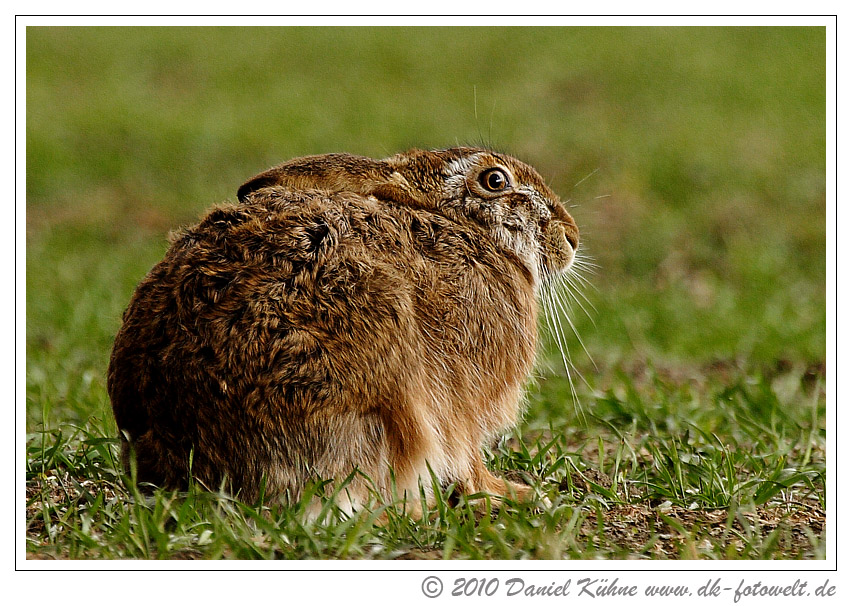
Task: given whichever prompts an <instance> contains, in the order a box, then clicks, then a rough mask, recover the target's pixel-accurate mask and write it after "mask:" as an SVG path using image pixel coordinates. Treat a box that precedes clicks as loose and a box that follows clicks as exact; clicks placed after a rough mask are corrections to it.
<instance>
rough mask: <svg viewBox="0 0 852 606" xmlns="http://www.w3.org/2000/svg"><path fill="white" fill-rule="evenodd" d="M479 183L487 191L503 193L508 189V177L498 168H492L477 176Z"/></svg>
mask: <svg viewBox="0 0 852 606" xmlns="http://www.w3.org/2000/svg"><path fill="white" fill-rule="evenodd" d="M479 182H480V183H482V187H484V188H485V189H487V190H488V191H495V192H496V191H503V190H504V189H506V188H507V187H509V176H508V175H507V174H506V173H505V172H504V171H503V170H502V169H500V168H492V169H491V170H486V171H485V172H484V173H482V174H481V175H479Z"/></svg>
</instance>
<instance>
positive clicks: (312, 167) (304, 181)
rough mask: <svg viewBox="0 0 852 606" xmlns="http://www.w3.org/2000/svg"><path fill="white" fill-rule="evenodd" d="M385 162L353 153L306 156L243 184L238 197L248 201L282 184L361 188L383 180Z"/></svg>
mask: <svg viewBox="0 0 852 606" xmlns="http://www.w3.org/2000/svg"><path fill="white" fill-rule="evenodd" d="M384 172H388V171H387V166H386V165H385V164H384V163H381V162H377V161H376V160H373V159H372V158H365V157H363V156H353V155H350V154H324V155H319V156H305V157H304V158H296V159H294V160H290V161H289V162H285V163H283V164H279V165H278V166H273V167H272V168H270V169H269V170H267V171H264V172H262V173H260V174H259V175H256V176H254V177H252V178H251V179H249V180H248V181H246V182H245V183H243V184H242V185H241V186H240V188H239V189H238V190H237V198H239V200H240V201H241V202H245V200H246V198H247V197H248V196H249V194H251V193H252V192H255V191H257V190H259V189H262V188H264V187H272V186H280V187H287V188H290V189H295V190H303V189H319V190H326V191H361V189H363V186H364V185H365V184H366V183H367V182H375V181H377V180H382V178H383V173H384Z"/></svg>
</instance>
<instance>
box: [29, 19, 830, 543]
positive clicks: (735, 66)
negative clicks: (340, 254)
mask: <svg viewBox="0 0 852 606" xmlns="http://www.w3.org/2000/svg"><path fill="white" fill-rule="evenodd" d="M824 57H825V32H824V30H822V29H819V28H664V29H655V28H589V29H585V28H541V29H525V28H474V29H454V28H447V29H427V28H416V29H409V30H406V29H400V28H382V29H369V28H367V29H360V28H359V29H342V28H323V29H255V30H245V29H241V28H213V29H209V28H132V29H127V30H122V29H116V28H28V30H27V151H26V161H27V208H26V216H27V232H26V257H27V258H26V262H27V276H26V280H27V307H26V314H27V315H26V341H27V349H26V355H27V359H26V369H27V374H26V395H27V402H26V425H27V432H28V433H27V440H26V466H27V503H26V507H27V528H26V536H27V553H28V557H31V558H168V559H174V558H283V559H287V558H377V559H387V558H428V559H431V558H506V559H515V558H653V559H672V558H701V559H739V558H741V559H797V558H802V559H814V558H817V559H818V558H824V557H825V545H826V539H825V535H826V528H825V513H824V512H825V507H826V491H825V477H826V460H825V450H826V439H827V436H826V412H825V406H826V397H825V381H826V368H825V364H826V352H825V331H826V328H825V327H826V318H825V301H826V299H825V297H826V291H825V288H826V277H825V255H826V246H825V220H826V201H825V68H824V65H825V63H824ZM474 89H475V99H476V101H474ZM481 140H484V141H486V142H488V143H490V144H493V145H494V146H496V147H498V148H500V149H505V150H507V151H510V152H511V153H513V154H515V155H518V156H519V157H521V158H523V159H525V160H527V161H529V162H530V163H531V164H533V165H534V166H536V167H537V168H539V170H540V172H541V173H542V174H543V175H544V176H545V178H546V179H548V180H549V181H550V182H551V185H552V186H553V188H554V189H555V190H556V191H557V192H560V193H561V194H562V196H563V199H565V200H567V204H568V205H569V206H570V207H571V212H572V214H573V215H574V217H575V218H576V219H577V221H578V223H579V225H580V229H581V234H582V237H583V243H584V247H585V250H586V252H587V253H588V254H590V255H591V256H592V257H594V259H595V263H597V265H598V266H599V267H598V269H597V273H596V275H594V276H590V279H591V282H592V286H591V287H590V288H588V289H586V290H585V291H584V294H585V295H586V296H587V297H588V298H589V299H590V301H591V303H592V304H593V305H594V309H591V308H589V309H588V311H589V314H588V315H587V314H585V313H583V311H582V310H580V309H579V308H578V309H575V310H574V311H575V313H574V314H573V317H572V320H573V322H574V323H575V324H576V326H577V330H578V333H579V334H580V336H582V338H583V341H584V343H585V346H586V348H587V349H588V351H589V353H590V356H591V358H592V359H594V364H593V363H592V362H591V361H590V360H589V359H588V358H587V357H586V356H585V353H584V352H583V348H582V347H581V346H580V344H579V343H577V342H576V341H575V342H572V343H570V344H569V349H570V350H571V355H572V358H573V361H574V363H575V364H576V365H577V366H578V368H579V370H580V372H581V374H582V375H583V377H584V382H578V383H577V389H578V393H579V399H580V406H579V408H575V406H574V404H573V403H572V399H571V396H570V389H569V386H568V384H567V381H566V379H565V378H564V373H563V374H560V373H559V372H558V369H559V368H560V365H561V362H560V361H559V358H558V354H557V353H556V352H555V348H554V347H553V343H552V341H551V340H550V339H548V338H547V337H545V338H544V340H543V347H542V355H541V363H540V365H539V368H538V370H537V376H536V378H535V380H534V382H533V384H532V385H531V388H530V393H529V395H528V400H529V407H528V411H527V414H526V416H525V418H524V421H523V423H522V424H521V425H520V426H519V428H518V429H517V430H516V432H515V433H513V434H511V435H509V436H506V437H505V439H503V440H501V441H500V442H499V443H498V444H495V445H493V448H489V449H487V452H486V453H485V456H487V457H488V461H489V466H491V467H492V468H493V469H495V470H497V471H498V472H499V473H503V474H506V475H509V476H512V477H515V478H517V479H520V480H521V481H528V482H531V483H533V484H535V485H537V486H539V487H540V491H541V492H542V494H543V495H545V496H547V497H548V499H549V501H550V503H551V505H550V506H543V505H541V504H539V505H538V506H535V505H523V504H506V505H504V506H502V507H501V509H500V510H499V511H497V512H496V513H495V514H494V515H493V516H482V515H478V514H476V513H475V511H474V510H473V509H472V508H471V507H470V504H469V503H460V504H457V505H450V504H449V503H446V502H442V503H439V506H438V507H437V509H436V511H435V512H434V514H433V515H432V516H431V517H429V518H428V519H427V520H425V521H421V522H413V521H411V520H410V519H408V518H406V517H404V516H397V515H394V514H393V513H391V514H390V522H389V523H388V524H387V525H386V526H374V525H373V523H372V520H371V518H370V516H369V515H366V514H365V515H364V516H362V517H356V518H348V519H347V518H340V519H330V520H329V521H328V522H327V523H326V524H320V525H306V524H304V523H303V522H302V520H301V518H300V509H299V506H294V507H289V508H287V507H281V506H280V505H276V504H275V503H268V502H260V503H241V502H238V501H235V500H233V499H231V498H229V497H227V496H225V495H222V494H217V493H214V492H205V491H202V490H199V489H198V488H197V487H193V488H192V489H191V490H190V491H189V492H188V493H182V494H176V493H172V492H167V491H159V492H157V493H155V495H154V497H153V498H142V497H140V496H139V495H138V494H137V492H136V490H135V488H134V486H133V483H132V481H131V480H130V478H128V477H127V476H126V475H125V474H124V473H122V472H121V471H120V470H119V466H118V465H117V459H116V457H117V443H116V428H115V424H114V421H113V419H112V416H111V412H110V408H109V400H108V398H107V395H106V391H105V369H106V364H107V360H108V356H109V351H110V347H111V344H112V338H113V336H114V335H115V333H116V331H117V329H118V326H119V322H120V316H121V312H122V310H123V308H124V306H125V305H126V304H127V302H128V301H129V298H130V294H131V292H132V290H133V288H134V287H135V285H136V284H137V283H138V281H139V280H140V279H141V278H142V277H143V276H144V274H145V272H147V270H148V269H149V268H150V267H151V266H153V264H154V263H156V261H157V260H159V258H161V256H162V255H163V253H164V251H165V248H166V246H167V239H166V234H167V232H168V231H169V230H172V229H175V228H177V227H179V226H180V225H185V224H188V223H191V222H193V221H195V220H196V219H197V217H198V216H199V215H200V214H201V213H202V212H203V211H204V209H205V208H207V207H209V206H210V205H212V204H214V203H218V202H221V201H223V200H227V199H233V198H234V193H235V191H236V187H237V186H238V185H239V184H240V183H242V182H243V181H244V180H245V179H246V178H247V177H249V176H251V175H252V174H255V173H256V172H258V171H259V170H261V169H263V168H265V167H267V166H269V165H272V164H274V163H277V162H279V161H281V160H283V159H286V158H289V157H292V156H297V155H302V154H308V153H320V152H326V151H349V152H352V153H362V154H365V155H373V156H384V155H388V154H391V153H394V152H396V151H398V150H400V149H404V148H407V147H409V146H412V145H419V146H426V147H443V146H447V145H453V144H455V143H457V142H459V143H466V142H476V141H481ZM584 304H585V302H584ZM586 307H587V308H588V307H589V305H586ZM332 517H333V516H332Z"/></svg>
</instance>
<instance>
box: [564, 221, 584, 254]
mask: <svg viewBox="0 0 852 606" xmlns="http://www.w3.org/2000/svg"><path fill="white" fill-rule="evenodd" d="M563 230H564V232H565V239H566V240H567V241H568V244H570V245H571V248H572V249H573V250H575V251H576V250H577V247H578V246H579V245H580V230H579V229H577V226H576V225H574V222H573V221H572V222H571V223H566V224H565V225H564V227H563Z"/></svg>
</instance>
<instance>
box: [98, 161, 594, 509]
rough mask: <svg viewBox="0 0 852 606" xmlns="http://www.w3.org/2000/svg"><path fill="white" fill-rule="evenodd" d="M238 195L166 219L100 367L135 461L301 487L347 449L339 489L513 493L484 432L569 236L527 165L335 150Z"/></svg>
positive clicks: (507, 420) (520, 360)
mask: <svg viewBox="0 0 852 606" xmlns="http://www.w3.org/2000/svg"><path fill="white" fill-rule="evenodd" d="M238 198H239V203H237V204H233V205H228V206H224V207H220V208H216V209H214V210H212V211H211V212H209V214H207V216H206V217H204V219H203V220H202V221H201V222H200V223H199V224H198V225H196V226H194V227H191V228H189V229H185V230H182V231H181V232H179V233H178V234H177V235H176V236H175V237H174V238H173V242H172V244H171V247H170V249H169V251H168V252H167V254H166V256H165V258H164V259H163V260H162V261H161V262H160V263H159V264H158V265H156V266H155V267H154V268H153V269H152V270H151V272H150V273H149V274H148V276H147V277H146V278H145V279H144V280H143V281H142V283H141V284H140V285H139V287H138V288H137V290H136V292H135V293H134V295H133V298H132V300H131V302H130V305H129V307H128V309H127V311H126V312H125V314H124V319H123V325H122V327H121V329H120V331H119V333H118V335H117V337H116V340H115V346H114V349H113V352H112V358H111V360H110V367H109V377H108V388H109V395H110V398H111V400H112V406H113V410H114V413H115V418H116V421H117V423H118V427H119V429H120V431H121V432H122V441H123V456H124V459H125V462H127V461H128V459H129V457H130V456H131V453H133V455H132V456H134V457H135V461H136V469H137V478H138V480H139V481H141V482H151V483H154V484H156V485H160V486H164V487H171V488H180V487H182V486H185V485H186V483H187V481H188V479H189V477H190V475H192V476H193V477H194V478H196V479H198V480H199V481H201V482H202V483H203V484H204V485H206V486H208V487H210V488H213V489H215V488H218V487H220V486H224V487H225V488H226V489H227V490H228V491H230V492H231V493H233V494H236V495H238V496H239V497H240V498H242V499H244V500H251V499H254V498H256V497H257V496H258V494H259V492H260V491H261V489H262V490H263V491H264V492H265V494H266V495H267V496H280V497H281V498H285V499H290V500H293V499H298V498H300V495H301V494H302V490H303V488H304V487H305V485H306V484H307V483H308V482H310V481H312V480H314V479H318V478H324V479H337V480H341V479H343V478H346V477H347V476H349V475H350V473H352V472H353V470H356V469H357V470H358V473H357V474H356V475H355V476H354V478H353V479H352V481H351V482H350V484H349V485H348V486H347V487H346V490H345V491H344V492H342V493H341V495H340V496H339V497H338V501H339V504H340V506H341V507H342V508H344V509H347V510H351V509H353V508H358V507H359V506H361V505H364V504H365V503H366V502H367V500H368V498H369V495H370V494H371V491H375V492H376V493H378V495H380V496H381V497H382V498H384V499H387V500H388V501H390V500H392V499H394V498H395V497H397V498H400V497H406V498H407V499H409V502H410V500H411V499H412V498H416V499H417V500H418V503H419V498H420V494H421V490H422V491H423V492H424V493H425V494H426V495H427V497H428V498H431V495H432V478H433V476H434V477H435V478H437V479H438V481H439V483H440V484H441V485H449V484H451V483H455V485H456V487H457V490H459V491H460V492H461V493H465V494H471V493H475V492H485V493H490V494H492V495H495V496H496V497H498V498H500V497H507V496H508V497H513V498H518V499H523V498H527V497H528V496H529V495H530V490H531V489H530V488H529V487H527V486H522V485H520V484H516V483H513V482H510V481H507V480H503V479H501V478H498V477H496V476H495V475H493V474H492V473H491V472H489V471H488V470H487V469H486V468H485V465H484V464H483V461H482V450H481V449H482V446H483V444H484V443H485V442H486V441H487V440H489V439H491V438H493V437H494V436H495V435H496V434H497V433H499V432H501V431H503V430H505V429H506V428H509V427H511V426H512V425H513V424H515V423H516V422H517V419H518V415H519V412H520V406H521V401H522V390H523V387H524V385H525V382H526V380H527V378H528V376H529V374H530V372H531V370H532V366H533V362H534V358H535V354H536V345H537V336H536V332H537V317H538V311H539V304H538V301H537V295H538V291H539V289H540V286H541V285H542V283H543V282H545V281H546V280H547V279H548V278H549V277H553V276H557V275H559V274H560V273H562V272H564V271H565V270H566V269H567V268H568V267H569V266H570V265H571V263H572V261H573V259H574V254H575V251H576V249H577V246H578V239H579V234H578V230H577V227H576V225H575V223H574V220H573V219H572V218H571V216H570V215H569V214H568V212H567V211H566V210H565V208H564V207H563V205H562V204H561V202H560V201H559V198H558V197H557V196H556V195H555V194H554V193H553V192H552V191H551V190H550V189H549V188H548V187H547V186H546V185H545V184H544V182H543V181H542V179H541V177H540V176H539V175H538V173H536V172H535V170H533V169H532V168H530V167H529V166H527V165H525V164H523V163H521V162H519V161H518V160H516V159H514V158H512V157H509V156H506V155H503V154H499V153H495V152H491V151H488V150H485V149H478V148H453V149H446V150H440V151H422V150H411V151H408V152H405V153H401V154H398V155H395V156H392V157H390V158H387V159H384V160H373V159H370V158H365V157H359V156H351V155H346V154H329V155H322V156H310V157H306V158H298V159H295V160H291V161H289V162H286V163H284V164H281V165H280V166H277V167H275V168H272V169H270V170H268V171H266V172H264V173H262V174H260V175H258V176H257V177H255V178H253V179H251V180H250V181H248V182H247V183H245V184H244V185H243V186H242V187H240V188H239V192H238ZM190 463H191V469H190ZM126 464H127V463H126ZM430 470H431V471H430ZM418 507H419V505H418ZM409 508H410V507H409ZM414 509H415V510H416V509H417V507H415V508H414Z"/></svg>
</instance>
